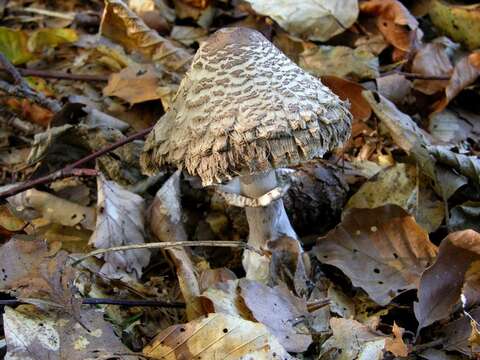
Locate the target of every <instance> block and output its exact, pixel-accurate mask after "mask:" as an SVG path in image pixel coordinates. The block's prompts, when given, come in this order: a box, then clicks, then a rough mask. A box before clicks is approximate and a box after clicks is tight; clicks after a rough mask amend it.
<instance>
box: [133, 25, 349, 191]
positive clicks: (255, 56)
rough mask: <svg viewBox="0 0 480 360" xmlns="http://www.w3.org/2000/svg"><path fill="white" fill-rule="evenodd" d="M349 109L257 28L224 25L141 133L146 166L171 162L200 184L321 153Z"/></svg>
mask: <svg viewBox="0 0 480 360" xmlns="http://www.w3.org/2000/svg"><path fill="white" fill-rule="evenodd" d="M350 131H351V114H350V112H349V111H348V104H346V103H345V102H343V101H341V100H340V99H339V98H338V97H337V96H336V95H335V94H333V93H332V92H331V91H330V89H328V88H327V87H326V86H324V85H323V84H322V83H321V82H320V80H318V79H317V78H315V77H313V76H311V75H309V74H308V73H306V72H304V71H303V70H302V69H301V68H299V67H298V66H297V65H296V64H295V63H293V62H292V61H291V60H290V59H289V58H287V57H286V56H285V55H284V54H283V53H282V52H281V51H280V50H278V49H277V48H276V47H275V46H274V45H273V44H272V43H270V42H269V41H268V40H267V39H266V38H265V37H264V36H263V35H262V34H261V33H259V32H258V31H255V30H251V29H247V28H224V29H221V30H219V31H217V32H216V33H214V34H213V35H212V36H210V37H209V38H208V39H207V40H206V41H205V42H204V43H202V45H201V46H200V48H199V50H198V51H197V53H196V54H195V57H194V59H193V62H192V65H191V68H190V69H189V71H188V72H187V73H186V75H185V77H184V79H183V80H182V82H181V84H180V87H179V89H178V92H177V94H176V95H175V98H174V100H173V104H172V107H171V109H170V110H169V111H168V112H167V114H166V115H165V116H164V117H163V118H162V119H161V120H160V121H159V122H158V123H157V124H156V125H155V127H154V129H153V130H152V132H151V133H150V134H149V136H148V137H147V140H146V143H145V147H144V151H143V153H142V156H141V158H140V163H141V166H142V168H143V170H144V171H145V172H146V173H147V174H153V173H155V172H157V171H158V170H159V169H160V168H161V167H163V166H165V165H173V166H176V167H177V168H182V169H185V170H187V172H188V173H190V174H191V175H198V176H199V177H200V178H201V180H202V184H203V185H204V186H207V185H211V184H214V183H220V182H223V181H226V180H230V179H231V178H232V177H235V176H237V175H239V174H245V173H250V174H254V173H259V172H263V171H268V170H271V169H272V168H277V167H286V166H290V165H296V164H298V163H300V162H303V161H306V160H310V159H312V158H315V157H321V156H323V154H324V153H325V152H327V151H330V150H333V149H334V148H336V147H338V146H341V145H342V144H343V143H344V142H345V141H346V140H347V139H348V137H349V136H350Z"/></svg>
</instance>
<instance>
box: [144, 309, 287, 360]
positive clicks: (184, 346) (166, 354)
mask: <svg viewBox="0 0 480 360" xmlns="http://www.w3.org/2000/svg"><path fill="white" fill-rule="evenodd" d="M143 354H144V355H146V356H150V357H151V358H152V359H159V360H160V359H161V360H176V359H195V358H197V357H198V356H201V358H203V359H225V360H234V359H241V358H245V359H246V358H253V359H258V360H270V359H274V358H280V359H284V360H290V359H293V358H292V357H291V356H290V355H289V354H288V353H287V352H286V351H285V349H284V348H283V347H282V345H281V344H280V343H279V341H278V340H277V339H276V338H275V337H274V336H273V335H271V334H270V333H269V331H268V329H267V327H266V326H265V325H262V324H260V323H254V322H252V321H248V320H244V319H242V318H239V317H235V316H231V315H225V314H209V315H207V316H206V317H204V318H199V319H197V320H193V321H191V322H189V323H187V324H183V325H173V326H171V327H169V328H168V329H165V330H164V331H162V332H161V333H159V334H158V335H157V336H156V337H155V338H154V339H153V340H152V342H151V343H150V344H149V345H147V346H146V347H145V348H144V349H143Z"/></svg>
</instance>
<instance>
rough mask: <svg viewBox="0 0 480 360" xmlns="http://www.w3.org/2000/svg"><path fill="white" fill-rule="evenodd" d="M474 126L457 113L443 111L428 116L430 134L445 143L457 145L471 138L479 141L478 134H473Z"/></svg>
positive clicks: (448, 110) (449, 110)
mask: <svg viewBox="0 0 480 360" xmlns="http://www.w3.org/2000/svg"><path fill="white" fill-rule="evenodd" d="M473 129H474V126H473V125H472V123H471V122H470V121H469V119H468V118H464V117H463V116H461V115H460V113H459V112H457V111H454V110H451V109H448V108H447V109H445V110H443V111H441V112H438V113H434V114H432V116H430V126H429V129H428V130H429V132H430V134H431V135H432V136H433V137H434V138H436V139H439V140H441V141H444V142H445V143H450V144H458V143H460V142H462V141H465V140H467V139H468V138H472V139H473V140H477V141H478V140H480V136H479V135H480V134H475V132H474V131H473Z"/></svg>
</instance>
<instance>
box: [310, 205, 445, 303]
mask: <svg viewBox="0 0 480 360" xmlns="http://www.w3.org/2000/svg"><path fill="white" fill-rule="evenodd" d="M312 251H313V254H314V255H315V256H316V257H317V258H318V260H319V261H321V262H324V263H327V264H330V265H334V266H336V267H338V268H340V269H341V270H342V271H343V272H344V273H345V275H347V276H348V277H349V279H350V280H351V281H352V283H353V285H355V286H359V287H361V288H363V289H364V290H365V291H366V292H367V293H368V295H369V296H370V298H371V299H372V300H374V301H375V302H376V303H378V304H380V305H386V304H388V303H389V302H390V301H391V300H392V299H393V298H395V297H396V296H397V295H399V294H401V293H402V292H404V291H406V290H409V289H416V288H417V286H418V283H419V280H420V276H421V274H422V272H423V271H424V269H425V267H427V266H429V265H430V264H431V263H432V262H433V259H434V258H435V255H436V247H435V245H433V244H432V243H431V242H430V241H429V239H428V235H427V233H426V232H425V231H424V230H423V229H422V228H421V227H420V226H418V225H417V224H416V222H415V220H414V219H413V217H412V216H410V215H409V214H408V213H407V212H406V211H405V210H403V209H401V208H400V207H398V206H395V205H386V206H382V207H378V208H375V209H352V210H350V211H349V212H347V213H346V214H345V216H344V218H343V220H342V222H341V224H339V225H338V226H337V227H336V228H335V229H334V230H332V231H330V232H329V233H328V234H327V235H326V236H325V237H323V238H320V239H319V240H318V242H317V245H316V246H315V247H314V248H313V250H312Z"/></svg>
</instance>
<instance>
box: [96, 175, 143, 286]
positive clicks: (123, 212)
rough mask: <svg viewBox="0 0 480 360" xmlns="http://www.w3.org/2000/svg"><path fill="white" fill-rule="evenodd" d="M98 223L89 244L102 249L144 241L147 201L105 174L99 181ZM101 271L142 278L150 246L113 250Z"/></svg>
mask: <svg viewBox="0 0 480 360" xmlns="http://www.w3.org/2000/svg"><path fill="white" fill-rule="evenodd" d="M97 187H98V201H97V224H96V228H95V231H94V233H93V234H92V237H91V238H90V243H91V244H92V245H93V246H95V247H96V248H99V249H105V248H110V247H114V246H122V245H132V244H143V243H144V242H145V224H144V206H145V204H144V200H143V199H142V198H141V197H140V196H138V195H137V194H134V193H132V192H130V191H128V190H125V189H124V188H122V187H121V186H119V185H118V184H116V183H115V182H114V181H108V180H106V179H105V178H104V177H103V176H99V178H98V180H97ZM103 258H104V261H105V264H104V266H103V267H102V272H103V273H104V274H106V275H108V276H112V277H122V276H123V275H125V273H127V274H129V275H131V276H133V277H134V278H137V279H139V278H140V277H141V276H142V269H143V268H144V267H145V266H147V265H148V263H149V261H150V251H149V250H148V249H135V250H128V251H113V252H109V253H107V254H105V255H104V256H103Z"/></svg>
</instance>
